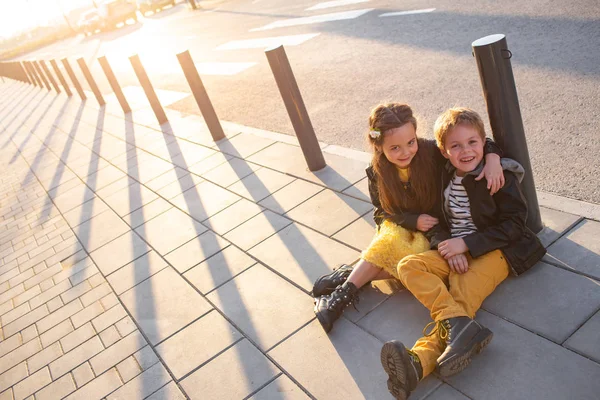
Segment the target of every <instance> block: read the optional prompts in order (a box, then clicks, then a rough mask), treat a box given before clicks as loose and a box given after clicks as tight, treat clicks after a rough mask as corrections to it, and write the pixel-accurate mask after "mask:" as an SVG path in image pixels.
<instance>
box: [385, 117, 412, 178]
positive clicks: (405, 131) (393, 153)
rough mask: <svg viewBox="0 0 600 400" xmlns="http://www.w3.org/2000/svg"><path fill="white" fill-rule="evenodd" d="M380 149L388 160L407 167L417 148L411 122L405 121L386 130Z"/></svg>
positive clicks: (401, 166)
mask: <svg viewBox="0 0 600 400" xmlns="http://www.w3.org/2000/svg"><path fill="white" fill-rule="evenodd" d="M381 150H382V151H383V154H384V155H385V158H387V159H388V161H389V162H391V163H392V164H394V165H396V166H398V167H400V168H408V166H409V165H410V162H411V161H412V159H413V158H414V156H415V154H417V150H419V145H418V143H417V133H416V131H415V127H414V126H413V124H411V123H406V124H404V125H402V126H400V127H398V128H393V129H389V130H387V131H386V132H385V134H384V136H383V142H382V144H381Z"/></svg>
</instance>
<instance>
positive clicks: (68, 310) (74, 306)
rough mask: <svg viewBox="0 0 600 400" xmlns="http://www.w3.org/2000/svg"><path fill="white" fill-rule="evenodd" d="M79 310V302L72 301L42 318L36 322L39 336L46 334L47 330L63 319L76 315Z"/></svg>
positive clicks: (80, 306)
mask: <svg viewBox="0 0 600 400" xmlns="http://www.w3.org/2000/svg"><path fill="white" fill-rule="evenodd" d="M81 309H83V306H82V305H81V302H80V301H79V300H74V301H72V302H70V303H68V304H67V305H65V306H63V307H61V308H59V309H58V310H56V311H54V312H53V313H52V314H50V315H48V316H47V317H44V318H42V319H40V320H39V321H38V322H36V325H37V329H38V332H39V333H40V334H41V333H44V332H46V331H47V330H48V329H50V328H52V327H53V326H55V325H58V324H59V323H61V322H62V321H64V320H65V319H67V318H69V317H70V316H72V315H74V314H76V313H77V312H78V311H80V310H81Z"/></svg>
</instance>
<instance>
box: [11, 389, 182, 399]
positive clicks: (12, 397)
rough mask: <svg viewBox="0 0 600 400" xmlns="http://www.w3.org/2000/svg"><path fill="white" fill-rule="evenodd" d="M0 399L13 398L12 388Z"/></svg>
mask: <svg viewBox="0 0 600 400" xmlns="http://www.w3.org/2000/svg"><path fill="white" fill-rule="evenodd" d="M184 399H185V397H184ZM0 400H13V393H12V389H7V390H5V391H4V392H2V393H0Z"/></svg>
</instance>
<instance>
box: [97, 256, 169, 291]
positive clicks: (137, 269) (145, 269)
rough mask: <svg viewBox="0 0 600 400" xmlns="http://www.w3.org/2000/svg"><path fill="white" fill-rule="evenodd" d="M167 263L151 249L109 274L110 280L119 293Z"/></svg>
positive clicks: (159, 269) (162, 267)
mask: <svg viewBox="0 0 600 400" xmlns="http://www.w3.org/2000/svg"><path fill="white" fill-rule="evenodd" d="M167 265H168V264H167V263H166V262H165V261H164V260H163V259H162V258H161V257H160V256H159V255H158V254H157V253H156V252H155V251H151V252H150V253H146V254H144V255H143V256H141V257H139V258H137V259H136V260H135V261H132V262H131V263H129V264H127V265H126V266H124V267H122V268H121V269H119V270H118V271H116V272H114V273H112V274H111V275H109V276H108V282H110V284H111V285H112V287H113V289H114V291H115V293H117V294H118V295H119V294H121V293H123V292H125V291H127V290H129V289H131V288H132V287H134V286H135V285H137V284H138V283H140V282H142V281H143V280H145V279H147V278H149V277H150V276H152V275H154V274H156V273H157V272H159V271H161V270H162V269H164V268H165V267H167Z"/></svg>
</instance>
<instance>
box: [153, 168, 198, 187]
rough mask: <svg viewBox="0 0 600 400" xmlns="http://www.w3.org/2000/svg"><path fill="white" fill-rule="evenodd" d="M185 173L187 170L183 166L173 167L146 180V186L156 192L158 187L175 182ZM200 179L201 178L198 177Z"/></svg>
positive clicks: (186, 173)
mask: <svg viewBox="0 0 600 400" xmlns="http://www.w3.org/2000/svg"><path fill="white" fill-rule="evenodd" d="M186 175H189V172H188V171H186V170H185V169H183V168H179V167H176V168H173V169H170V170H168V171H167V172H165V173H164V174H162V175H160V176H157V177H156V178H154V179H152V180H150V181H148V182H146V184H145V185H146V186H147V187H148V188H150V189H152V190H154V191H155V192H158V191H159V190H160V189H162V188H164V187H165V186H168V185H170V184H171V183H174V182H177V181H178V180H179V178H182V177H184V176H186ZM199 179H202V178H199Z"/></svg>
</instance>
